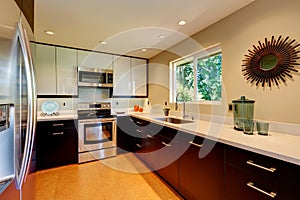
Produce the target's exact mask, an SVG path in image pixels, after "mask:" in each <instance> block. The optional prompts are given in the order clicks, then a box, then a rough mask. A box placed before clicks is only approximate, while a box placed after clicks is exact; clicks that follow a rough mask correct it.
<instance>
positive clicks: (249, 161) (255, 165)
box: [247, 160, 276, 172]
mask: <svg viewBox="0 0 300 200" xmlns="http://www.w3.org/2000/svg"><path fill="white" fill-rule="evenodd" d="M247 164H248V165H251V166H254V167H257V168H260V169H263V170H266V171H268V172H275V171H276V168H275V167H271V168H267V167H264V166H261V165H258V164H256V163H254V162H253V161H252V160H248V161H247Z"/></svg>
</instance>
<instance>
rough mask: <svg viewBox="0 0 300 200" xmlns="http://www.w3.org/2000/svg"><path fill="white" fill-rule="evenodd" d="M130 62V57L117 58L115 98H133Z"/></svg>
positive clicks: (115, 64) (114, 80) (115, 63)
mask: <svg viewBox="0 0 300 200" xmlns="http://www.w3.org/2000/svg"><path fill="white" fill-rule="evenodd" d="M130 62H131V61H130V58H128V57H121V56H116V57H115V60H114V69H113V70H114V76H113V82H114V90H113V96H132V89H131V87H132V86H131V72H130V71H131V66H130Z"/></svg>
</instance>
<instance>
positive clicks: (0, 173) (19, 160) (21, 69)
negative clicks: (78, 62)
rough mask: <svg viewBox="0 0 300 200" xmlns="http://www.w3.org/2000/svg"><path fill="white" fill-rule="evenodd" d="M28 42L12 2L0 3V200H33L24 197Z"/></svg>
mask: <svg viewBox="0 0 300 200" xmlns="http://www.w3.org/2000/svg"><path fill="white" fill-rule="evenodd" d="M29 38H31V39H32V38H33V33H32V31H31V29H30V27H29V25H28V22H27V21H26V19H25V17H24V16H23V14H22V12H21V11H20V10H19V8H18V6H17V4H16V3H15V1H14V0H0V200H6V199H7V200H18V199H20V200H22V199H34V196H33V195H32V196H30V197H29V196H28V195H26V194H25V193H24V188H28V187H31V186H28V185H27V186H26V184H28V182H29V180H28V172H29V166H30V160H31V154H32V148H33V140H34V134H35V124H36V89H35V79H34V72H33V61H32V56H31V50H30V45H29V40H30V39H29ZM28 191H30V190H28ZM31 192H32V191H31Z"/></svg>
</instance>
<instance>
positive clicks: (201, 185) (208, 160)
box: [179, 136, 224, 200]
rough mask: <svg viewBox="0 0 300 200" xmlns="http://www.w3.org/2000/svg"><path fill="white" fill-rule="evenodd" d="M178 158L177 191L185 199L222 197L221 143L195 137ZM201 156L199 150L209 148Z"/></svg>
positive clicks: (222, 160) (222, 149) (209, 199)
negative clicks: (206, 152)
mask: <svg viewBox="0 0 300 200" xmlns="http://www.w3.org/2000/svg"><path fill="white" fill-rule="evenodd" d="M189 142H190V143H191V146H190V147H189V148H188V150H187V151H186V152H185V153H184V154H183V155H182V156H181V157H180V159H179V192H180V193H181V194H182V195H183V196H184V197H186V198H187V199H199V200H202V199H205V200H222V199H224V148H223V145H222V144H219V143H216V142H214V141H211V140H207V139H205V140H204V139H203V138H201V137H198V136H197V137H195V139H194V140H193V141H189ZM210 147H213V148H212V149H211V150H210V151H209V153H208V154H207V155H206V156H204V157H201V156H199V152H200V151H201V149H202V150H204V149H207V150H208V149H210Z"/></svg>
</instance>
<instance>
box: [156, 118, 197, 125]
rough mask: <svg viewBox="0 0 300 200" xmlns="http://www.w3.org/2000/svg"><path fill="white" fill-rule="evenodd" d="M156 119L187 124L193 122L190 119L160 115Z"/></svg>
mask: <svg viewBox="0 0 300 200" xmlns="http://www.w3.org/2000/svg"><path fill="white" fill-rule="evenodd" d="M156 119H157V120H160V121H164V122H169V123H172V124H187V123H193V122H194V121H192V120H187V119H181V118H175V117H161V118H156Z"/></svg>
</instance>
